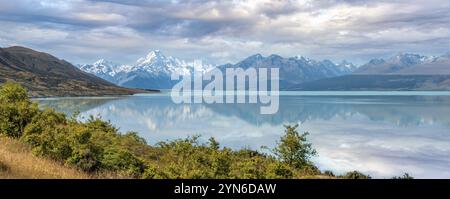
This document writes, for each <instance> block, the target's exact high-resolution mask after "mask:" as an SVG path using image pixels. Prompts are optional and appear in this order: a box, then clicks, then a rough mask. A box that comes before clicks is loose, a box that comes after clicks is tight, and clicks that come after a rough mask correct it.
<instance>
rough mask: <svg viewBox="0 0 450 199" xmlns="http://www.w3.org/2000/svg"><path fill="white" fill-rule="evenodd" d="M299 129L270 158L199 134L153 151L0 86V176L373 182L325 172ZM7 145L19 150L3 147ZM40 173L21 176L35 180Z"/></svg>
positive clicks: (131, 137)
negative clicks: (203, 138)
mask: <svg viewBox="0 0 450 199" xmlns="http://www.w3.org/2000/svg"><path fill="white" fill-rule="evenodd" d="M297 127H298V126H286V130H285V134H284V135H283V136H282V137H281V139H280V140H279V142H278V143H277V146H276V148H274V149H270V152H269V153H262V152H259V151H255V150H250V149H241V150H232V149H229V148H226V147H221V146H220V144H219V143H218V142H217V141H216V140H215V139H214V138H210V139H209V141H208V142H206V143H202V142H200V141H199V140H200V139H199V137H198V136H194V137H189V138H186V139H179V140H174V141H170V142H160V143H158V144H156V145H154V146H150V145H148V144H147V143H146V141H145V140H144V139H143V138H141V137H139V136H138V135H137V133H135V132H127V133H124V134H122V133H120V132H119V131H118V129H117V128H115V127H114V126H113V125H111V124H110V123H109V122H106V121H103V120H101V119H100V118H95V117H90V118H89V119H87V120H86V121H85V122H81V121H79V120H77V115H74V116H71V117H67V116H66V115H64V114H63V113H59V112H56V111H54V110H52V109H45V110H40V109H38V106H37V104H35V103H33V102H31V101H30V99H29V98H28V96H27V91H26V90H25V89H24V88H22V87H21V86H20V85H18V84H14V83H5V84H4V85H3V86H2V87H1V89H0V136H3V138H1V139H0V142H1V147H0V178H2V177H8V175H9V176H10V177H14V175H13V173H14V172H13V171H15V170H16V171H17V172H19V170H20V168H31V167H32V165H36V164H42V165H44V167H45V168H46V169H47V170H48V172H47V174H48V175H47V174H45V175H41V176H37V177H40V178H52V177H56V178H65V177H66V178H92V177H94V178H102V177H114V178H141V179H174V178H193V179H205V178H220V179H225V178H227V179H241V178H244V179H266V178H270V179H275V178H283V179H289V178H352V179H367V178H370V176H367V175H364V174H362V173H359V172H357V171H354V172H349V173H347V174H345V175H343V176H335V175H334V174H333V173H332V172H329V171H327V172H321V171H320V170H319V169H318V168H317V167H316V166H314V164H313V163H312V162H311V160H310V158H311V157H312V156H315V155H316V151H315V150H314V149H313V148H312V146H311V144H310V143H308V142H307V136H308V133H303V134H300V133H298V131H297ZM7 142H8V143H15V144H14V146H17V145H19V146H21V148H20V149H17V148H15V147H10V146H12V145H8V144H4V143H7ZM30 153H32V154H34V156H30V155H29V154H30ZM23 154H25V155H23ZM21 156H23V157H27V158H29V160H22V161H21V162H20V161H16V162H20V164H13V163H12V162H14V161H11V158H13V157H14V158H18V157H21ZM5 157H11V158H9V159H10V160H6V159H8V158H5ZM36 157H40V158H41V159H42V160H35V159H36ZM19 159H20V158H19ZM50 160H51V162H49V161H50ZM39 161H41V162H39ZM63 165H64V166H63ZM61 167H64V168H61ZM36 171H37V170H33V169H27V170H21V171H20V172H21V173H29V175H24V176H23V177H25V178H26V177H31V178H32V177H33V173H34V172H36ZM17 172H16V173H17ZM59 172H62V173H60V174H58V173H59ZM5 173H6V174H5ZM8 173H9V174H8ZM43 173H46V172H43ZM5 175H6V176H5ZM407 177H410V176H409V175H408V176H407Z"/></svg>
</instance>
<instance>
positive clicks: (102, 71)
mask: <svg viewBox="0 0 450 199" xmlns="http://www.w3.org/2000/svg"><path fill="white" fill-rule="evenodd" d="M78 67H79V68H80V69H81V70H83V71H85V72H88V73H91V74H94V75H96V76H98V77H100V78H102V79H105V80H108V81H110V82H114V76H115V75H116V74H117V73H118V72H120V71H122V67H123V66H121V65H119V64H115V63H113V62H111V61H107V60H105V59H100V60H98V61H96V62H95V63H93V64H84V65H78Z"/></svg>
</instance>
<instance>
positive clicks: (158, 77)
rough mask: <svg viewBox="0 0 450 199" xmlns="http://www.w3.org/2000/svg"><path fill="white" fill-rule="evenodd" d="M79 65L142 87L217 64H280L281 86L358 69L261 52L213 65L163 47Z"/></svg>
mask: <svg viewBox="0 0 450 199" xmlns="http://www.w3.org/2000/svg"><path fill="white" fill-rule="evenodd" d="M78 67H79V68H80V69H81V70H83V71H86V72H88V73H92V74H94V75H96V76H98V77H101V78H103V79H105V80H108V81H110V82H112V83H115V84H117V85H120V86H124V87H131V88H142V89H170V88H172V86H173V85H174V84H175V83H177V82H176V81H171V80H170V76H171V74H173V73H176V74H181V75H187V74H193V73H194V72H200V73H205V72H207V71H210V70H211V69H214V68H218V69H221V70H224V69H226V68H243V69H248V68H251V67H253V68H262V67H264V68H272V67H279V68H280V88H282V89H283V88H288V87H290V86H292V85H296V84H299V83H303V82H308V81H313V80H318V79H324V78H329V77H337V76H342V75H346V74H350V73H352V72H353V71H354V70H355V69H356V66H355V65H353V64H352V63H349V62H346V61H343V62H342V63H340V64H335V63H333V62H331V61H330V60H323V61H316V60H312V59H309V58H305V57H290V58H283V57H281V56H279V55H270V56H268V57H264V56H262V55H261V54H255V55H252V56H250V57H248V58H246V59H244V60H242V61H240V62H238V63H236V64H224V65H220V66H213V65H211V64H203V63H202V62H195V61H194V62H187V61H184V60H181V59H178V58H174V57H171V56H165V55H164V54H163V53H162V52H160V51H151V52H150V53H149V54H148V55H147V56H145V57H143V58H140V59H138V60H137V61H136V63H134V64H131V65H120V64H115V63H113V62H111V61H106V60H104V59H100V60H99V61H97V62H95V63H93V64H85V65H78Z"/></svg>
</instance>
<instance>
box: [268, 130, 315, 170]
mask: <svg viewBox="0 0 450 199" xmlns="http://www.w3.org/2000/svg"><path fill="white" fill-rule="evenodd" d="M285 128H286V130H285V135H283V137H281V140H280V142H279V143H278V145H277V147H276V148H275V150H274V152H275V154H276V156H277V157H278V158H279V159H280V160H281V161H283V162H284V163H286V164H288V165H290V166H292V167H294V168H298V169H300V168H302V167H309V166H310V165H312V163H311V161H310V158H311V157H312V156H315V155H316V154H317V152H316V150H314V149H313V148H312V146H311V144H310V143H307V142H306V137H307V136H308V135H309V133H308V132H305V133H303V134H301V135H300V134H299V133H298V132H297V128H298V125H295V126H290V125H287V126H285Z"/></svg>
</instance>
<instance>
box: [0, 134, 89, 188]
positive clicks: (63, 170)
mask: <svg viewBox="0 0 450 199" xmlns="http://www.w3.org/2000/svg"><path fill="white" fill-rule="evenodd" d="M5 178H6V179H89V178H92V176H89V175H88V174H86V173H84V172H82V171H78V170H76V169H73V168H70V167H67V166H64V165H62V164H61V163H58V162H55V161H52V160H48V159H45V158H41V157H36V156H34V155H33V154H32V153H31V151H30V149H29V148H28V147H27V146H26V145H24V144H23V143H21V142H19V141H17V140H13V139H10V138H6V137H1V136H0V179H5Z"/></svg>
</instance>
